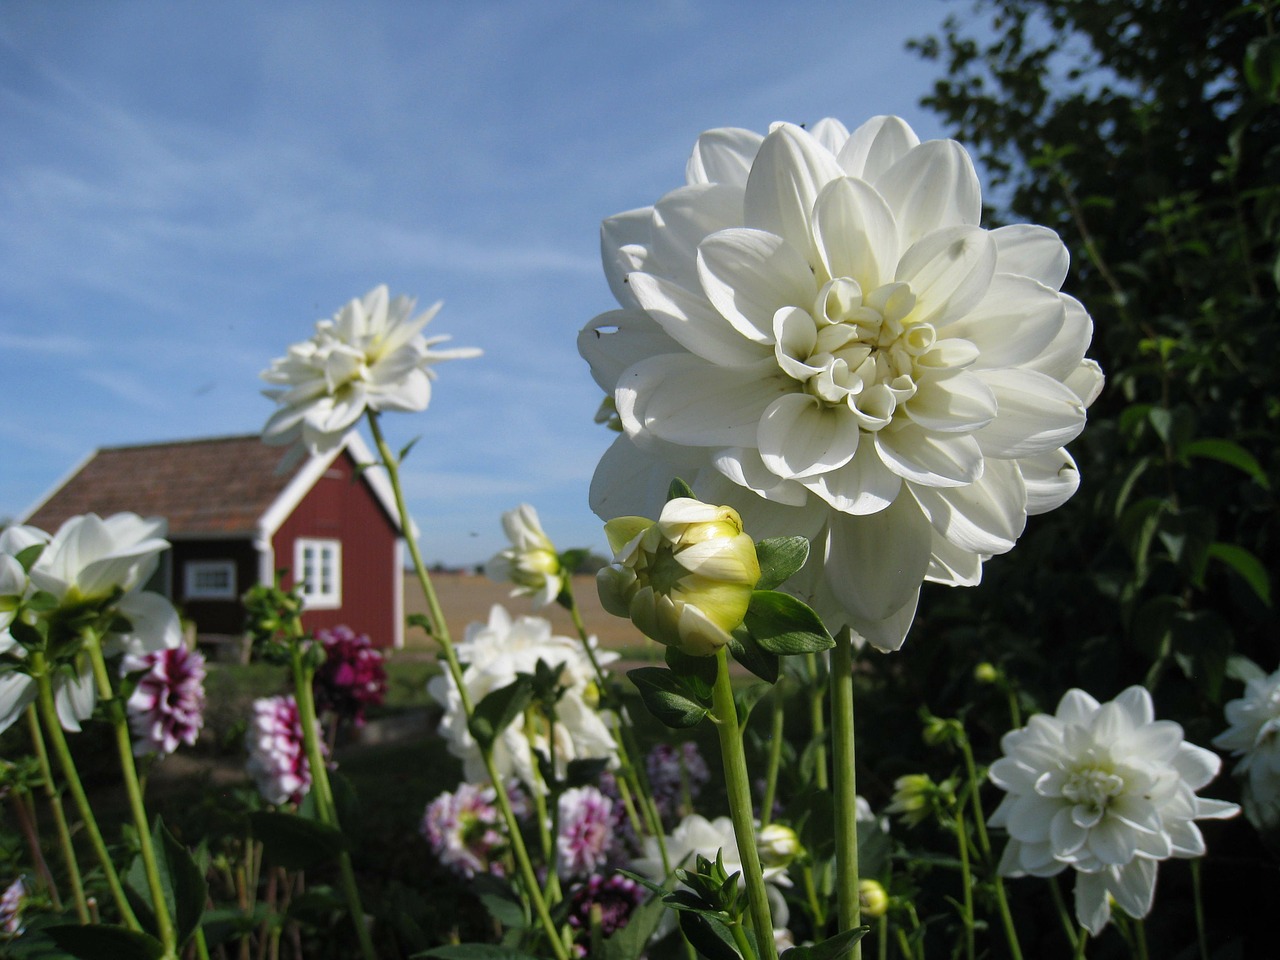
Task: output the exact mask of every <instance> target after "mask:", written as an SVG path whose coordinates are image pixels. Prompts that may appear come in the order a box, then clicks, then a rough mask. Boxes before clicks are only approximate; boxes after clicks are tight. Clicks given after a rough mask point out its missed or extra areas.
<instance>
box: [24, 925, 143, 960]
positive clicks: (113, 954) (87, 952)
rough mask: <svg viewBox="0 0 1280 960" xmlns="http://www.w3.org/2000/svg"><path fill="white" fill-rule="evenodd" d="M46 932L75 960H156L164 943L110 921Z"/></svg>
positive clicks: (70, 926) (68, 926)
mask: <svg viewBox="0 0 1280 960" xmlns="http://www.w3.org/2000/svg"><path fill="white" fill-rule="evenodd" d="M43 932H44V934H45V935H46V936H48V937H49V939H51V940H52V941H53V942H54V943H56V944H57V945H58V947H59V949H61V950H63V951H65V952H66V953H67V954H68V955H70V956H72V957H75V958H76V960H157V958H159V957H163V956H164V945H163V944H161V943H160V941H159V940H157V939H155V937H151V936H148V935H147V934H145V933H139V932H137V931H134V930H129V929H127V928H125V927H116V926H111V925H109V924H98V925H95V926H88V927H82V926H80V925H79V924H67V925H66V926H56V927H45V928H44V931H43Z"/></svg>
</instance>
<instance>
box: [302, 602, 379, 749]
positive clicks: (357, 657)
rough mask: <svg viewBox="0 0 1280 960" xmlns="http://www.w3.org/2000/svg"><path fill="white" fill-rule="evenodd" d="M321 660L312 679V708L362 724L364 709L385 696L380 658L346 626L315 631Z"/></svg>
mask: <svg viewBox="0 0 1280 960" xmlns="http://www.w3.org/2000/svg"><path fill="white" fill-rule="evenodd" d="M316 639H317V640H319V641H320V643H321V644H323V645H324V653H325V659H324V663H322V664H321V665H320V667H319V669H317V670H316V676H315V697H316V708H317V709H318V710H321V711H325V710H328V711H330V712H332V713H336V714H337V715H338V716H339V717H341V718H343V719H345V720H354V721H355V724H356V726H362V725H363V724H364V711H365V707H371V706H373V707H376V706H378V705H379V704H381V703H382V701H383V699H384V698H385V697H386V695H387V671H386V670H385V669H384V667H383V665H382V654H381V653H380V652H379V651H378V650H377V649H376V648H375V647H374V646H373V644H372V643H370V641H369V637H368V636H367V635H366V634H363V633H360V634H358V633H356V632H355V631H354V630H352V629H351V628H350V627H348V626H345V625H344V626H337V627H334V628H333V629H332V630H319V631H317V632H316Z"/></svg>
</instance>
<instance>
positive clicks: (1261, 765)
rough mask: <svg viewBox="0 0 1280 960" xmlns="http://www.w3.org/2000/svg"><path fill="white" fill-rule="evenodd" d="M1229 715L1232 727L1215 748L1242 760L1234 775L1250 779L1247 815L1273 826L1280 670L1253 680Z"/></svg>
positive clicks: (1279, 778) (1279, 790) (1278, 798)
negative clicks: (1226, 751)
mask: <svg viewBox="0 0 1280 960" xmlns="http://www.w3.org/2000/svg"><path fill="white" fill-rule="evenodd" d="M1225 713H1226V718H1227V724H1228V727H1227V729H1226V730H1225V731H1223V732H1222V733H1220V734H1218V736H1216V737H1214V738H1213V745H1214V746H1215V747H1217V748H1218V749H1219V750H1230V751H1231V755H1232V756H1235V757H1239V758H1240V761H1239V763H1237V764H1236V765H1235V769H1234V771H1233V772H1234V773H1235V775H1236V776H1238V777H1246V778H1247V779H1246V782H1247V784H1248V792H1247V794H1246V802H1245V812H1246V814H1248V815H1249V817H1250V819H1251V820H1254V821H1255V824H1256V823H1257V822H1258V821H1261V822H1265V823H1272V822H1274V821H1276V820H1277V819H1280V670H1277V671H1276V672H1275V673H1273V674H1271V676H1269V677H1262V676H1260V677H1255V678H1254V679H1252V680H1249V681H1248V682H1247V683H1246V684H1245V688H1244V696H1243V697H1240V698H1238V699H1236V700H1232V701H1230V702H1229V703H1228V704H1227V705H1226V707H1225Z"/></svg>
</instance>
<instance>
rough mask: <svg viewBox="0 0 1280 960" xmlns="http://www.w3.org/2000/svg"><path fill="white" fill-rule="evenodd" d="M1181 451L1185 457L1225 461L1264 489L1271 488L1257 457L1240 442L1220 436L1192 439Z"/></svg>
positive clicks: (1265, 472)
mask: <svg viewBox="0 0 1280 960" xmlns="http://www.w3.org/2000/svg"><path fill="white" fill-rule="evenodd" d="M1181 453H1182V455H1183V456H1185V457H1200V458H1202V459H1206V460H1217V461H1218V462H1219V463H1225V464H1227V465H1228V466H1231V467H1235V468H1236V469H1237V470H1239V471H1240V472H1241V473H1244V474H1247V475H1248V476H1249V477H1251V478H1252V479H1253V480H1254V482H1256V483H1257V484H1258V485H1259V486H1260V487H1262V488H1263V489H1264V490H1270V489H1271V480H1270V479H1269V478H1268V477H1267V471H1266V470H1264V469H1263V468H1262V464H1260V463H1259V462H1258V459H1257V458H1256V457H1255V456H1254V455H1253V454H1252V453H1250V452H1249V451H1248V450H1246V449H1245V448H1244V447H1242V446H1240V444H1238V443H1235V442H1233V441H1231V440H1223V439H1220V438H1210V439H1204V440H1192V441H1191V442H1190V443H1188V444H1187V445H1186V446H1184V447H1183V448H1182V450H1181Z"/></svg>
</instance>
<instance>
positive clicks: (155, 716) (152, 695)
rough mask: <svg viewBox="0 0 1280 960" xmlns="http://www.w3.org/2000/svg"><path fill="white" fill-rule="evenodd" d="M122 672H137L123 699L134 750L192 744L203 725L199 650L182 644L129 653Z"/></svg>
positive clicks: (159, 750)
mask: <svg viewBox="0 0 1280 960" xmlns="http://www.w3.org/2000/svg"><path fill="white" fill-rule="evenodd" d="M120 672H121V673H124V674H129V673H142V674H143V675H142V676H141V677H140V678H139V679H138V685H137V687H135V688H134V691H133V693H132V695H131V696H130V697H129V700H128V702H127V704H126V707H127V709H128V711H129V726H130V728H131V729H132V730H133V736H134V743H133V752H134V754H135V755H137V756H144V755H146V754H149V753H154V754H158V755H160V756H162V757H163V756H167V755H168V754H171V753H173V751H175V750H177V749H178V744H179V743H185V744H186V745H187V746H189V747H190V746H194V745H195V742H196V738H197V737H199V736H200V728H201V727H202V726H204V678H205V666H204V655H203V654H202V653H199V652H198V651H193V650H188V649H187V648H186V647H166V648H165V649H162V650H153V651H151V652H150V653H142V654H128V655H127V656H126V657H125V658H124V661H123V662H122V663H121V665H120Z"/></svg>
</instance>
